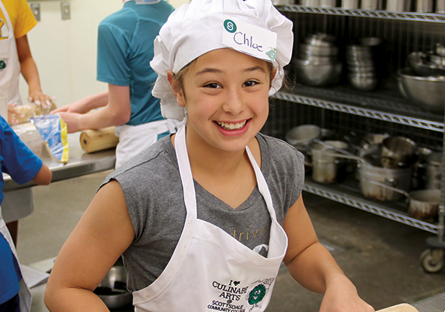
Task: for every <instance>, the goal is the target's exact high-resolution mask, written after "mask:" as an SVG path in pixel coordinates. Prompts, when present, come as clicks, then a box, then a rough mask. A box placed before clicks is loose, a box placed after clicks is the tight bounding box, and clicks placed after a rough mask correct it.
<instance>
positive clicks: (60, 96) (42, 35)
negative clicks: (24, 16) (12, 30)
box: [20, 0, 188, 107]
mask: <svg viewBox="0 0 445 312" xmlns="http://www.w3.org/2000/svg"><path fill="white" fill-rule="evenodd" d="M60 2H61V1H48V0H43V1H29V3H30V4H31V3H39V4H40V17H41V18H40V22H39V23H38V24H37V26H36V27H35V28H34V29H33V30H31V31H30V32H29V33H28V39H29V43H30V46H31V52H32V55H33V57H34V59H35V61H36V63H37V67H38V69H39V73H40V80H41V83H42V89H43V92H44V93H46V94H49V95H52V96H55V97H56V98H57V100H56V101H55V102H56V104H57V106H59V107H60V106H63V105H65V104H68V103H71V102H73V101H76V100H78V99H81V98H83V97H85V96H87V95H91V94H94V93H97V92H101V91H104V90H106V89H107V85H106V84H105V83H102V82H98V81H96V57H97V55H96V54H97V26H98V25H99V22H100V21H101V20H102V19H103V18H105V17H106V16H107V15H109V14H111V13H112V12H115V11H117V10H119V9H120V8H121V7H122V2H123V1H122V0H69V4H70V9H71V19H69V20H62V17H61V10H60ZM169 2H170V3H171V4H172V5H173V6H174V7H175V8H177V7H178V6H179V5H181V4H182V3H186V2H187V3H188V1H187V0H171V1H169ZM20 93H21V96H22V100H23V102H24V103H26V98H27V96H28V86H27V84H26V82H25V80H24V79H23V78H22V79H21V81H20Z"/></svg>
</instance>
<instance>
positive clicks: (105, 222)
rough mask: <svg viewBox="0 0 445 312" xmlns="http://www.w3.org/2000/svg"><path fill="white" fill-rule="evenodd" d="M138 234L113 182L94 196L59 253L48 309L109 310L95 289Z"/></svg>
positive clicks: (47, 297) (47, 298) (50, 283)
mask: <svg viewBox="0 0 445 312" xmlns="http://www.w3.org/2000/svg"><path fill="white" fill-rule="evenodd" d="M134 236H135V233H134V228H133V224H132V223H131V220H130V216H129V214H128V210H127V205H126V202H125V197H124V193H123V191H122V188H121V186H120V184H119V183H118V182H116V181H111V182H109V183H108V184H106V185H104V186H103V187H102V188H101V189H100V190H99V191H98V192H97V194H96V195H95V196H94V198H93V200H92V201H91V203H90V205H89V206H88V208H87V210H86V211H85V213H84V214H83V216H82V218H81V219H80V221H79V223H78V224H77V226H76V227H75V228H74V230H73V232H72V233H71V235H70V236H69V237H68V239H67V240H66V242H65V244H64V245H63V247H62V249H61V250H60V252H59V254H58V256H57V259H56V262H55V264H54V267H53V269H52V271H51V276H50V277H49V280H48V284H47V287H46V291H45V304H46V306H47V307H48V309H49V310H50V311H51V312H57V311H63V312H72V311H80V312H87V311H94V312H99V311H108V309H107V307H106V306H105V304H104V303H103V301H102V300H101V299H100V298H99V297H98V296H97V295H96V294H94V292H93V291H94V289H95V288H96V287H97V285H98V284H99V283H100V282H101V281H102V279H103V278H104V277H105V275H106V274H107V273H108V272H109V270H110V268H111V267H112V266H113V265H114V263H115V262H116V260H117V259H118V258H119V257H120V255H121V254H122V253H123V252H124V251H125V250H126V249H127V248H128V246H130V244H131V243H132V241H133V239H134Z"/></svg>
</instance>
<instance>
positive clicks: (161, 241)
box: [104, 134, 304, 291]
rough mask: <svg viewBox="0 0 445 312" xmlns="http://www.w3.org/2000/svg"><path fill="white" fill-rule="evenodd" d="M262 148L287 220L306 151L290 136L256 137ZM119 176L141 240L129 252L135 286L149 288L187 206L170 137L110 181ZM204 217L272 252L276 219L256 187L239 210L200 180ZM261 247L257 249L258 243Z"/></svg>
mask: <svg viewBox="0 0 445 312" xmlns="http://www.w3.org/2000/svg"><path fill="white" fill-rule="evenodd" d="M256 138H257V140H258V142H259V145H260V149H261V163H262V165H261V171H262V172H263V175H264V177H265V179H266V182H267V184H268V187H269V190H270V193H271V195H272V201H273V204H274V208H275V211H276V215H277V220H278V222H280V223H281V224H282V223H283V221H284V218H285V216H286V213H287V211H288V209H289V208H290V207H291V206H292V205H293V204H294V203H295V202H296V201H297V199H298V197H299V196H300V194H301V192H302V189H303V183H304V165H303V164H304V161H303V155H302V154H301V153H299V152H298V151H297V150H296V149H295V148H293V147H292V146H290V145H289V144H287V143H286V142H284V141H281V140H279V139H276V138H272V137H268V136H266V135H263V134H258V135H257V136H256ZM110 180H117V181H118V182H119V183H120V185H121V187H122V190H123V192H124V196H125V200H126V203H127V208H128V212H129V215H130V219H131V222H132V223H133V227H134V231H135V239H134V241H133V243H132V244H131V246H130V247H129V248H128V249H127V250H126V251H125V252H124V255H123V259H124V265H125V267H126V269H127V271H128V275H129V279H128V284H127V287H128V288H129V290H130V291H136V290H140V289H143V288H145V287H147V286H148V285H150V284H151V283H152V282H154V281H155V280H156V278H157V277H158V276H159V275H160V274H161V273H162V271H163V270H164V268H165V267H166V266H167V264H168V261H169V260H170V257H171V256H172V254H173V251H174V249H175V247H176V245H177V242H178V240H179V237H180V236H181V232H182V229H183V226H184V221H185V216H186V209H185V206H184V200H183V191H182V184H181V179H180V176H179V169H178V164H177V161H176V154H175V149H174V147H173V145H172V144H171V141H170V137H169V136H168V137H165V138H163V139H161V140H159V141H158V142H157V143H155V144H154V145H152V146H150V147H149V148H148V149H146V150H145V151H143V152H142V153H140V154H139V155H137V156H136V157H134V158H132V159H131V160H130V161H128V162H127V163H125V164H124V165H122V166H121V167H120V168H119V169H117V170H116V171H115V172H113V173H112V174H110V175H109V176H108V177H107V178H106V179H105V182H104V184H105V183H107V182H109V181H110ZM194 183H195V190H196V198H197V212H198V218H199V219H201V220H205V221H207V222H210V223H212V224H214V225H216V226H218V227H220V228H221V229H223V230H225V231H226V232H227V233H228V234H230V235H231V236H233V237H234V239H237V240H239V241H240V242H241V243H243V244H244V245H246V246H247V247H249V248H251V249H255V250H257V249H259V250H260V254H263V255H264V256H266V255H267V252H265V249H261V248H258V247H259V246H261V245H268V243H269V232H270V224H271V219H270V215H269V212H268V210H267V207H266V203H265V202H264V199H263V197H262V195H261V193H260V192H259V190H258V188H257V187H256V188H255V189H254V191H253V192H252V194H251V195H250V196H249V198H248V199H247V200H246V201H245V202H244V203H242V204H241V205H240V206H239V207H237V208H236V209H233V208H231V207H230V206H229V205H227V204H226V203H224V202H223V201H221V200H220V199H218V198H217V197H215V196H213V195H212V194H211V193H209V192H207V191H206V190H205V189H204V188H203V187H202V186H201V185H199V184H198V183H197V182H196V181H194ZM255 247H257V248H255Z"/></svg>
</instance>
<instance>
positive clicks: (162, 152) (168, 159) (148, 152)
mask: <svg viewBox="0 0 445 312" xmlns="http://www.w3.org/2000/svg"><path fill="white" fill-rule="evenodd" d="M160 168H162V170H159V169H160ZM176 171H177V162H176V154H175V150H174V147H173V145H172V143H171V141H170V136H166V137H163V138H162V139H160V140H159V141H157V142H156V143H154V144H153V145H151V146H150V147H148V148H146V149H145V150H144V151H142V152H141V153H139V154H138V155H136V156H135V157H133V158H132V159H130V160H128V161H127V162H125V163H124V164H123V165H122V166H121V167H119V168H118V169H116V171H114V172H113V173H111V174H110V175H108V176H107V178H106V180H105V182H104V183H107V182H109V181H110V180H112V179H115V180H118V181H119V182H121V181H122V182H123V181H128V182H134V181H135V180H139V179H141V178H142V177H143V178H144V180H146V179H147V178H150V179H153V178H156V179H158V178H159V177H157V176H158V175H161V176H168V175H169V174H170V172H176Z"/></svg>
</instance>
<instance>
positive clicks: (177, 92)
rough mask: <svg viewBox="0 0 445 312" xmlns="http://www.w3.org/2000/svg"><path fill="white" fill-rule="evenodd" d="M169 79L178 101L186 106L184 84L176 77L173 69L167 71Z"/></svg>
mask: <svg viewBox="0 0 445 312" xmlns="http://www.w3.org/2000/svg"><path fill="white" fill-rule="evenodd" d="M167 79H168V82H170V85H171V87H172V91H173V94H174V95H175V98H176V102H177V103H178V105H179V106H181V107H184V106H185V96H184V90H182V86H181V84H180V83H179V81H178V80H176V79H175V78H174V74H173V72H172V71H171V70H169V71H168V72H167Z"/></svg>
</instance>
